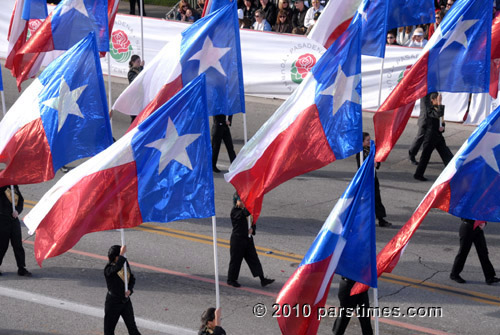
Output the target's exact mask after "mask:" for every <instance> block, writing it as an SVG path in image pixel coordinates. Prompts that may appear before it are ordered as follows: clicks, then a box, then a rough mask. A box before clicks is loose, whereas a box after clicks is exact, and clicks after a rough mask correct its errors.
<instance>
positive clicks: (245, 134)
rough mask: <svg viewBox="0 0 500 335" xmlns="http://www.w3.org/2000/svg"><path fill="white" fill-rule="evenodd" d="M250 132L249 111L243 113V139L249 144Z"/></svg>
mask: <svg viewBox="0 0 500 335" xmlns="http://www.w3.org/2000/svg"><path fill="white" fill-rule="evenodd" d="M247 140H248V132H247V113H243V141H245V144H247Z"/></svg>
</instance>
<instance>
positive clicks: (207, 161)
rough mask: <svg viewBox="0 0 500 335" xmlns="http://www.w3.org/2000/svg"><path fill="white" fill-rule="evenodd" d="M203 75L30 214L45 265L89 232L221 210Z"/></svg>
mask: <svg viewBox="0 0 500 335" xmlns="http://www.w3.org/2000/svg"><path fill="white" fill-rule="evenodd" d="M203 76H204V75H203ZM203 76H200V77H199V78H197V79H196V80H193V81H192V82H191V83H190V84H188V85H187V86H186V87H184V89H183V90H181V91H180V92H179V93H178V94H177V95H175V96H174V97H173V98H172V99H171V100H170V101H169V102H167V103H166V104H165V105H163V106H161V107H160V108H159V109H158V111H157V112H156V113H154V114H153V115H151V116H150V117H149V118H148V119H146V120H145V121H144V122H143V123H142V124H141V125H139V126H138V127H136V128H134V129H133V130H131V131H130V132H128V133H127V134H126V135H125V136H123V137H122V138H121V139H120V140H118V141H117V142H116V143H114V144H113V145H112V146H110V147H109V148H108V149H107V150H105V151H103V152H101V153H100V154H98V155H96V156H95V157H93V158H91V159H89V160H88V161H86V162H85V163H83V164H82V165H80V166H78V167H77V168H75V169H73V170H72V171H70V172H69V173H68V174H66V175H65V176H64V177H63V178H61V180H59V181H58V182H57V184H56V185H55V186H54V187H52V188H51V189H50V190H49V191H48V192H47V193H46V194H45V195H44V196H43V198H42V199H41V200H40V201H39V202H38V204H37V205H36V206H35V207H34V208H33V209H32V210H31V211H30V212H29V214H28V215H27V216H26V217H25V219H24V222H25V224H26V225H27V226H28V228H29V231H30V233H33V232H35V231H36V238H35V257H36V259H37V261H38V263H39V264H40V265H41V263H42V261H43V260H44V259H47V258H49V257H55V256H57V255H60V254H62V253H64V252H65V251H67V250H69V249H70V248H71V247H73V246H74V245H75V244H76V243H77V242H78V241H79V239H80V238H81V237H82V236H83V235H85V234H87V233H91V232H96V231H102V230H109V229H118V228H130V227H135V226H138V225H140V224H141V223H142V222H170V221H175V220H182V219H189V218H204V217H210V216H213V215H215V205H214V185H213V175H212V165H211V161H212V157H211V156H212V150H211V145H210V133H209V121H208V115H207V113H206V109H207V108H206V97H205V79H204V77H203Z"/></svg>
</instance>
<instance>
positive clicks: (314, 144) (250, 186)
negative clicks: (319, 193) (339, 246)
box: [230, 105, 335, 221]
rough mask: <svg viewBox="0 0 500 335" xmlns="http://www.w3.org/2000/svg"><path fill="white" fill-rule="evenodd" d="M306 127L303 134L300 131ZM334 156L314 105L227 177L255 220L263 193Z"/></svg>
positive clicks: (328, 162)
mask: <svg viewBox="0 0 500 335" xmlns="http://www.w3.org/2000/svg"><path fill="white" fill-rule="evenodd" d="M306 129H307V136H304V131H306ZM334 160H335V154H334V153H333V151H332V149H331V148H330V145H329V144H328V140H327V139H326V136H325V132H324V130H323V126H322V125H321V121H320V119H319V114H318V109H317V107H316V105H312V106H310V107H309V108H307V109H305V110H304V111H302V113H301V114H300V115H299V116H298V117H297V119H296V120H295V121H294V122H293V123H292V124H291V125H290V126H289V127H288V128H287V129H286V130H285V131H283V132H282V133H281V134H279V135H278V136H277V137H276V139H275V140H274V141H273V142H272V143H271V144H270V145H269V146H268V147H267V148H266V149H265V151H264V152H263V153H262V155H261V156H260V158H259V159H258V160H257V162H256V163H255V165H254V166H253V167H252V168H250V169H249V170H245V171H242V172H241V173H239V174H237V175H236V176H234V177H233V178H232V179H231V181H230V182H231V184H233V186H234V187H235V188H236V190H237V191H238V194H239V195H240V197H241V199H242V200H243V202H244V203H245V205H246V207H247V208H248V210H249V211H250V213H252V215H253V216H254V220H255V221H257V219H258V217H259V215H260V211H261V209H262V201H263V198H264V194H266V193H267V192H269V191H271V190H272V189H273V188H275V187H277V186H278V185H280V184H282V183H284V182H285V181H287V180H289V179H292V178H293V177H295V176H298V175H301V174H304V173H307V172H310V171H313V170H317V169H320V168H322V167H323V166H325V165H327V164H330V163H331V162H333V161H334Z"/></svg>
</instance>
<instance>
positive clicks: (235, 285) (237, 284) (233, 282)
mask: <svg viewBox="0 0 500 335" xmlns="http://www.w3.org/2000/svg"><path fill="white" fill-rule="evenodd" d="M227 284H228V285H231V286H234V287H241V284H240V283H238V282H237V281H236V280H228V281H227Z"/></svg>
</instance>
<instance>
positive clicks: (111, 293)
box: [104, 245, 141, 335]
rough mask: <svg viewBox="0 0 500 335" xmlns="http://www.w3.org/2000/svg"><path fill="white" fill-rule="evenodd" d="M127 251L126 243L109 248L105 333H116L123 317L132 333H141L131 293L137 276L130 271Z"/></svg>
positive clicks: (111, 334) (105, 271) (106, 270)
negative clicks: (125, 268) (126, 284)
mask: <svg viewBox="0 0 500 335" xmlns="http://www.w3.org/2000/svg"><path fill="white" fill-rule="evenodd" d="M126 252H127V247H126V246H125V245H124V246H122V247H120V246H119V245H114V246H112V247H111V248H109V251H108V259H109V262H108V264H106V267H105V268H104V277H105V278H106V285H107V286H108V293H107V295H106V303H105V305H104V335H114V333H115V328H116V324H117V323H118V320H119V319H120V316H121V317H122V318H123V321H124V322H125V325H126V326H127V329H128V333H129V334H131V335H141V333H140V332H139V330H138V329H137V326H136V324H135V317H134V309H133V308H132V301H130V295H131V294H132V293H133V292H134V284H135V277H134V275H133V274H132V272H131V271H130V266H129V264H128V261H127V259H126V258H125V257H123V255H125V253H126ZM125 264H126V265H127V279H128V290H127V292H125V282H124V278H125V277H124V271H123V266H124V265H125Z"/></svg>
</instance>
